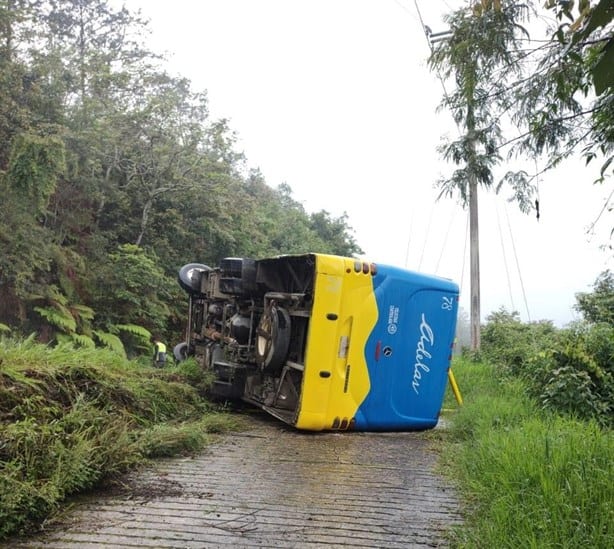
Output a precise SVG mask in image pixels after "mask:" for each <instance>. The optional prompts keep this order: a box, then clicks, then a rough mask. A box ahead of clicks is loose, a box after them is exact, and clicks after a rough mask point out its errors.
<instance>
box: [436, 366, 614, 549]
mask: <svg viewBox="0 0 614 549" xmlns="http://www.w3.org/2000/svg"><path fill="white" fill-rule="evenodd" d="M454 371H455V373H456V376H457V378H458V381H459V385H460V386H461V387H462V388H463V393H464V401H465V404H464V405H463V407H462V408H460V409H459V410H458V411H457V412H456V413H455V416H454V418H453V420H452V425H451V428H450V431H449V434H450V435H451V436H450V437H449V441H448V448H447V451H446V452H444V453H443V456H444V459H445V460H446V465H447V470H448V472H449V473H450V474H451V475H452V476H453V478H455V479H456V480H457V481H458V485H459V488H460V490H461V493H462V494H463V496H464V499H465V502H466V507H465V509H466V517H465V518H466V520H465V523H464V524H463V525H462V526H460V527H459V528H457V529H455V531H454V532H453V539H452V546H453V547H540V548H545V549H547V548H552V549H554V548H562V547H563V548H569V549H571V548H576V547H594V548H603V549H606V548H609V547H614V527H613V525H614V508H612V504H611V502H612V500H613V497H614V487H613V486H614V485H613V483H612V479H613V476H614V469H613V467H614V437H612V434H611V431H609V430H608V429H605V428H601V427H599V426H598V425H597V424H596V423H595V422H594V421H588V422H583V421H579V420H577V419H573V418H570V417H563V416H558V415H557V414H554V413H551V412H549V411H545V410H541V411H540V410H539V409H537V407H536V404H535V403H534V402H533V401H532V400H531V399H530V398H529V397H528V395H527V391H526V390H525V387H524V384H525V382H524V381H522V380H519V379H518V378H511V377H510V376H509V375H508V374H506V373H505V372H504V371H503V370H502V369H501V368H500V367H499V368H497V367H493V366H491V365H487V364H482V363H477V364H471V363H469V362H467V361H464V362H463V361H461V362H460V363H459V362H457V363H456V365H455V367H454Z"/></svg>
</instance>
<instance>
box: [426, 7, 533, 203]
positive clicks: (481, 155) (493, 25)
mask: <svg viewBox="0 0 614 549" xmlns="http://www.w3.org/2000/svg"><path fill="white" fill-rule="evenodd" d="M528 11H529V10H528V7H527V5H526V4H524V3H519V2H508V3H506V4H505V6H504V7H502V4H501V3H498V2H494V3H493V2H482V3H478V2H476V3H473V4H472V5H467V6H465V7H463V8H460V9H458V10H456V11H454V12H453V13H451V14H449V15H448V16H447V17H446V18H445V21H446V23H447V24H448V26H449V31H450V34H449V36H448V37H447V38H446V39H445V40H442V41H440V42H439V43H437V44H436V46H435V47H434V49H433V51H432V54H431V56H430V58H429V65H430V66H431V68H432V69H433V70H435V71H437V72H438V74H439V75H441V77H442V78H444V79H453V81H454V84H455V85H456V88H455V89H454V91H453V92H451V93H450V94H446V97H445V98H444V99H443V101H442V107H445V108H447V109H449V110H450V112H451V113H452V117H453V118H454V121H455V122H456V124H457V125H458V126H459V128H460V131H461V132H462V135H461V136H460V137H459V138H458V139H457V140H455V141H452V142H447V143H444V144H443V145H442V146H441V147H440V149H439V150H440V153H441V154H442V156H443V158H444V159H445V160H447V161H450V162H453V163H454V164H455V165H457V166H459V167H458V168H457V169H456V170H455V171H454V173H453V174H452V175H451V176H450V177H448V178H445V179H442V180H440V181H439V183H438V184H439V186H440V188H441V195H446V196H454V195H456V194H458V196H459V197H460V199H461V202H462V204H463V205H466V204H467V203H468V200H469V195H470V186H472V185H476V186H477V185H482V186H484V187H485V188H492V187H493V186H494V176H493V169H494V167H495V166H496V165H497V164H498V163H499V162H500V161H501V156H500V153H499V149H500V148H501V147H502V146H503V142H504V139H503V135H502V131H501V123H502V114H503V113H505V112H506V110H507V109H508V108H509V102H508V98H507V95H506V93H505V90H506V87H507V86H508V85H509V82H510V80H511V79H512V77H514V76H516V75H517V74H518V69H519V60H520V59H521V58H522V55H524V54H523V53H521V51H520V43H521V41H522V39H524V38H526V34H527V32H526V30H525V29H524V28H523V27H522V26H521V25H522V23H523V22H524V20H525V19H526V18H527V17H528ZM505 182H507V183H509V184H510V185H511V187H512V189H513V191H514V196H515V198H516V200H517V201H518V204H519V206H520V208H521V210H523V211H525V212H526V211H528V210H529V209H530V207H531V202H532V201H531V200H530V199H531V196H532V193H533V188H532V187H531V185H529V184H528V182H527V180H526V177H525V175H524V174H523V172H518V173H509V174H507V175H506V176H505V177H504V178H503V179H502V180H501V181H500V182H499V183H498V184H497V185H496V189H497V191H498V190H499V189H500V188H501V187H502V185H503V184H504V183H505Z"/></svg>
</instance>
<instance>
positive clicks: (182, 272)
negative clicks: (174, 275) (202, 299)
mask: <svg viewBox="0 0 614 549" xmlns="http://www.w3.org/2000/svg"><path fill="white" fill-rule="evenodd" d="M210 270H211V267H208V266H207V265H203V264H202V263H188V264H187V265H184V266H183V267H181V269H179V276H178V279H179V285H180V286H181V287H182V288H183V289H184V290H185V291H186V292H188V293H189V294H199V293H200V273H203V272H205V271H210Z"/></svg>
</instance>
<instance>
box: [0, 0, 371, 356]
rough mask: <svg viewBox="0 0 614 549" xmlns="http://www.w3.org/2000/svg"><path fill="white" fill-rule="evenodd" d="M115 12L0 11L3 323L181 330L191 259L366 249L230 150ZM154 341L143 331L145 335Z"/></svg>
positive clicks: (343, 226)
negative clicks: (180, 280) (183, 277)
mask: <svg viewBox="0 0 614 549" xmlns="http://www.w3.org/2000/svg"><path fill="white" fill-rule="evenodd" d="M146 33H147V23H146V22H145V21H143V20H142V19H140V17H139V16H138V15H136V14H134V13H132V12H130V11H129V10H127V9H126V8H125V7H123V8H115V7H113V5H112V4H111V3H110V2H108V1H107V0H0V192H1V193H2V200H1V201H0V251H1V254H0V324H2V325H4V326H11V327H12V328H13V329H14V330H17V331H26V332H27V331H36V332H38V333H39V335H40V337H41V339H43V340H60V339H68V340H72V341H74V342H76V343H78V344H83V345H89V344H93V343H95V342H98V343H100V342H103V343H104V342H107V343H108V342H113V344H115V343H116V339H114V338H116V337H117V336H118V335H121V334H122V333H124V334H125V333H131V334H133V335H137V336H138V335H139V334H140V335H143V334H144V333H146V332H147V331H156V332H158V333H165V332H166V333H170V331H172V330H177V329H179V328H178V327H179V326H180V325H181V324H182V323H183V319H182V318H181V317H182V315H183V302H184V299H183V296H182V295H179V294H178V293H177V288H178V286H177V284H176V282H175V280H176V273H177V271H178V269H179V267H181V265H183V264H185V263H190V262H193V261H198V262H203V263H208V264H213V265H214V264H217V262H218V261H219V259H221V258H222V257H226V256H249V257H261V256H263V255H270V254H281V253H303V252H308V251H319V252H325V253H336V254H342V255H353V254H356V253H360V252H361V250H360V248H359V246H358V244H357V243H356V242H355V240H354V238H353V236H352V229H351V227H349V226H348V223H347V221H348V220H347V217H346V216H345V215H343V216H341V217H338V218H335V217H332V216H331V215H330V214H329V213H328V212H325V211H322V212H316V213H308V212H306V211H305V210H304V208H303V207H302V205H301V204H300V202H298V201H297V200H295V199H294V198H293V197H292V189H291V187H290V186H289V185H286V184H284V185H282V186H280V187H279V188H272V187H270V186H268V185H267V183H266V181H265V179H264V177H263V176H262V174H260V173H259V172H258V171H257V170H254V169H250V168H249V167H248V166H246V161H245V158H244V157H243V155H242V153H241V152H239V151H237V150H236V136H235V134H234V132H233V130H232V128H231V127H230V126H229V124H228V122H227V121H226V120H214V119H212V118H211V117H210V115H209V106H208V99H207V95H206V92H205V91H202V90H194V89H193V87H192V84H191V82H190V81H189V80H187V79H186V78H183V77H181V76H173V75H170V74H168V73H167V72H166V71H165V70H164V69H162V63H160V61H161V58H160V56H159V55H157V54H156V53H155V52H151V51H148V49H147V48H146V47H145V46H144V37H145V36H146ZM143 330H145V331H143Z"/></svg>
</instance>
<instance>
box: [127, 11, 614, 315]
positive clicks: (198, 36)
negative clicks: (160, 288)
mask: <svg viewBox="0 0 614 549" xmlns="http://www.w3.org/2000/svg"><path fill="white" fill-rule="evenodd" d="M123 3H125V5H126V6H127V7H128V8H129V9H131V10H135V9H138V8H140V9H141V10H142V14H143V15H144V16H145V17H146V18H148V19H150V29H151V33H152V34H151V42H150V46H151V47H152V49H154V50H155V51H157V52H165V53H166V54H167V55H168V58H169V64H168V70H169V71H170V72H171V73H173V74H176V75H182V76H185V77H187V78H189V79H190V80H191V81H192V83H193V86H194V88H195V89H197V90H207V92H208V97H209V102H210V111H211V114H212V116H213V117H214V118H221V117H224V118H227V119H228V120H229V123H230V127H231V128H232V129H233V130H235V131H236V133H237V135H238V138H239V142H238V148H239V150H242V151H243V152H244V153H245V155H246V157H247V163H248V166H249V167H251V168H259V169H260V170H261V171H262V173H263V174H264V176H265V178H266V181H267V183H268V184H269V185H271V186H273V187H276V186H277V185H279V184H280V183H287V184H288V185H290V187H291V188H292V190H293V196H294V198H295V199H296V200H298V201H300V202H301V203H302V204H304V206H305V208H306V210H307V211H309V212H313V211H319V210H322V209H323V210H327V211H328V212H330V213H331V214H332V215H334V216H340V215H342V214H343V213H344V212H345V213H347V215H348V217H349V224H350V225H351V226H352V227H353V229H354V234H355V237H356V240H357V242H358V243H359V245H360V246H361V247H362V248H363V250H364V251H365V256H366V257H368V258H369V259H370V260H373V261H376V262H379V263H389V264H393V265H397V266H405V267H408V268H410V269H415V270H420V271H424V272H427V273H432V274H438V275H441V276H446V277H449V278H452V279H454V280H455V281H457V282H458V283H459V284H461V295H462V297H461V306H462V307H463V308H464V309H465V310H468V309H469V305H468V303H469V302H468V294H469V260H468V253H469V250H468V243H467V244H466V232H467V231H466V227H467V214H466V212H465V211H464V210H463V209H462V208H460V206H458V204H456V203H455V202H454V200H450V199H442V200H440V201H436V197H437V194H438V191H437V190H436V189H435V183H436V182H437V180H438V178H439V177H441V176H442V175H446V174H449V173H450V172H451V170H452V167H451V166H448V165H446V164H445V163H444V162H443V161H442V160H441V159H440V157H439V155H438V153H437V151H436V147H437V145H438V144H439V143H440V141H441V137H442V136H444V135H450V136H454V135H456V134H457V133H458V132H457V130H456V128H455V126H454V125H453V124H452V123H451V121H450V118H449V115H447V114H446V113H441V114H437V113H436V108H437V105H438V104H439V102H440V100H441V97H442V94H443V88H442V84H441V82H440V81H439V80H438V79H437V78H436V76H435V75H434V74H433V73H431V72H429V70H428V68H427V66H426V59H427V57H428V54H429V48H428V44H427V41H426V39H425V36H424V34H423V31H422V27H421V25H420V21H419V17H418V12H417V10H416V3H415V2H414V1H413V0H173V1H169V0H125V1H124V2H123ZM417 4H418V8H419V9H420V11H421V14H422V17H423V20H424V23H425V24H426V25H428V26H430V27H431V28H432V29H433V31H434V32H437V31H438V30H443V29H444V24H443V22H442V15H443V14H444V13H446V12H449V11H450V10H451V9H453V8H456V7H458V6H460V5H461V4H462V2H459V1H454V0H448V1H445V0H428V1H427V0H423V1H421V2H417ZM594 178H595V172H594V171H592V172H591V171H589V170H586V169H585V168H584V167H583V165H582V164H581V163H579V162H577V163H568V164H566V165H564V166H562V167H561V168H559V169H557V171H556V172H552V173H550V174H548V175H547V176H545V177H543V178H542V179H541V180H540V182H539V195H540V202H541V219H540V220H539V222H538V221H537V220H536V218H535V216H534V215H531V216H526V215H522V214H520V213H519V212H518V211H517V207H516V206H515V205H514V204H510V203H507V202H506V200H505V192H503V196H494V195H493V194H488V193H485V192H482V194H481V195H480V205H479V207H480V259H481V279H482V285H481V286H482V316H483V317H485V316H486V315H488V314H489V313H490V312H491V311H493V310H496V309H498V308H499V307H500V306H505V307H506V308H507V309H508V310H517V311H519V312H520V314H521V317H522V318H523V320H527V319H531V320H540V319H549V320H553V321H554V322H555V323H557V324H558V325H564V324H566V323H567V322H569V321H571V320H573V319H574V318H576V317H577V315H576V314H575V313H574V311H573V309H572V306H573V304H574V303H575V299H574V295H575V293H576V292H579V291H590V289H591V287H592V284H593V282H594V280H595V279H596V277H597V276H598V275H599V273H600V272H602V271H603V270H605V269H606V268H613V267H612V260H611V256H612V254H611V253H610V254H607V253H605V252H603V251H601V250H600V249H599V247H600V245H603V244H604V243H605V242H606V241H607V238H608V234H609V229H610V226H611V223H612V220H611V216H610V219H607V220H606V221H605V222H603V221H602V222H601V223H599V224H598V225H597V230H596V233H595V234H593V235H592V236H591V235H590V234H588V233H587V227H588V226H589V225H590V224H591V223H592V222H593V221H594V220H595V218H596V217H597V216H598V214H599V211H600V209H601V208H602V206H603V201H604V199H605V197H606V196H607V192H606V189H605V188H603V187H602V188H599V187H595V186H594V185H592V184H591V182H592V180H593V179H594ZM610 187H611V183H610ZM463 258H465V259H463ZM193 259H194V260H195V261H198V260H199V258H193Z"/></svg>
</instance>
